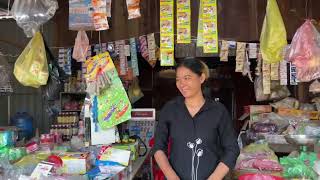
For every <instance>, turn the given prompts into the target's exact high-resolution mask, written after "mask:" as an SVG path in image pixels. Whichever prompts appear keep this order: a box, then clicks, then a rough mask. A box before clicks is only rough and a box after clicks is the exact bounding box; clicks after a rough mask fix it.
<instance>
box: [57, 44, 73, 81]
mask: <svg viewBox="0 0 320 180" xmlns="http://www.w3.org/2000/svg"><path fill="white" fill-rule="evenodd" d="M70 54H71V49H70V48H69V49H68V48H61V49H59V55H58V63H59V67H60V68H61V69H62V70H63V71H64V72H65V73H66V74H67V75H71V57H70Z"/></svg>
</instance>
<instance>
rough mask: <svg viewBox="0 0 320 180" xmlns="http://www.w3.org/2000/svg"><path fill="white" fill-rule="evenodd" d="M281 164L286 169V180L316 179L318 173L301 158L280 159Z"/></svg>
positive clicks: (284, 173)
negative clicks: (295, 179)
mask: <svg viewBox="0 0 320 180" xmlns="http://www.w3.org/2000/svg"><path fill="white" fill-rule="evenodd" d="M280 164H281V165H282V166H283V167H284V172H283V176H284V177H285V178H311V179H316V173H315V172H314V171H313V170H312V166H311V167H309V166H307V165H306V164H305V162H304V161H303V160H302V159H301V158H296V157H284V158H280Z"/></svg>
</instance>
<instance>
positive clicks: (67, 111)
mask: <svg viewBox="0 0 320 180" xmlns="http://www.w3.org/2000/svg"><path fill="white" fill-rule="evenodd" d="M61 112H81V110H61Z"/></svg>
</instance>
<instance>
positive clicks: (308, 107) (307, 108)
mask: <svg viewBox="0 0 320 180" xmlns="http://www.w3.org/2000/svg"><path fill="white" fill-rule="evenodd" d="M299 109H300V110H303V111H314V110H315V106H314V105H313V104H309V103H301V104H300V107H299Z"/></svg>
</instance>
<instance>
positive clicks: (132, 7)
mask: <svg viewBox="0 0 320 180" xmlns="http://www.w3.org/2000/svg"><path fill="white" fill-rule="evenodd" d="M126 2H127V8H128V15H129V16H128V19H134V18H139V17H141V14H140V0H126Z"/></svg>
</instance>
